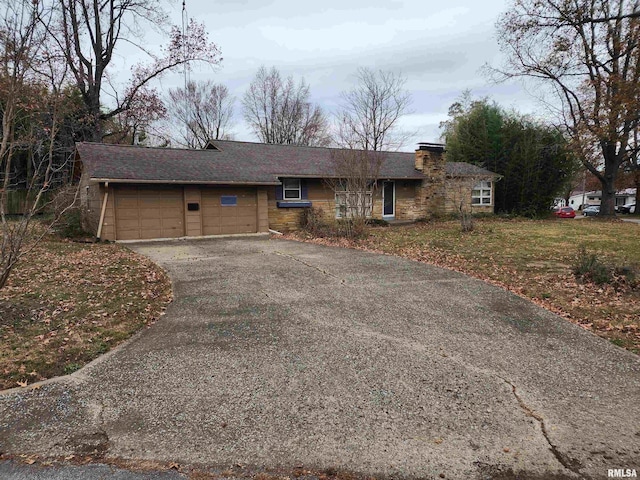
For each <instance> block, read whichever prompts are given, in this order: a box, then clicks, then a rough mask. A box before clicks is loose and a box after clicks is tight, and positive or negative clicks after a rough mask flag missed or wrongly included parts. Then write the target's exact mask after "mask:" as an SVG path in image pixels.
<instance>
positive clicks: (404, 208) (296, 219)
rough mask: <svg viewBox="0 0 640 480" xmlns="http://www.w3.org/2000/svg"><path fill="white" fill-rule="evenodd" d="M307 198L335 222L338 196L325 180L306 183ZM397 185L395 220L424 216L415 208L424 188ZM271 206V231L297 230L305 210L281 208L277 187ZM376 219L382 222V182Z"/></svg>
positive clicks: (271, 193)
mask: <svg viewBox="0 0 640 480" xmlns="http://www.w3.org/2000/svg"><path fill="white" fill-rule="evenodd" d="M304 181H306V183H307V190H308V198H307V200H309V201H310V202H311V203H312V205H313V207H315V208H320V209H322V211H323V213H324V217H325V218H326V220H327V221H333V220H335V193H334V191H333V190H332V189H331V188H329V186H328V185H327V184H326V183H325V181H324V180H322V179H315V178H314V179H305V180H304ZM395 184H396V215H395V217H394V218H395V219H396V220H417V219H418V218H422V217H424V216H425V215H424V213H423V212H422V211H421V210H420V208H419V206H418V205H417V204H416V193H417V192H419V191H421V188H422V187H421V184H420V182H419V181H416V180H397V181H395ZM267 197H268V206H269V228H271V229H272V230H277V231H281V232H287V231H292V230H298V229H299V228H300V219H301V215H302V212H303V210H304V208H279V207H278V206H277V200H276V189H275V187H269V188H268V190H267ZM372 217H373V218H378V219H381V218H382V182H379V185H378V188H377V189H376V191H375V193H374V198H373V215H372Z"/></svg>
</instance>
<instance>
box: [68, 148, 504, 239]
mask: <svg viewBox="0 0 640 480" xmlns="http://www.w3.org/2000/svg"><path fill="white" fill-rule="evenodd" d="M339 152H343V153H344V152H348V151H346V150H341V149H333V148H322V147H305V146H292V145H271V144H261V143H250V142H237V141H229V140H215V141H213V142H210V145H209V146H208V147H207V148H206V149H202V150H186V149H173V148H149V147H139V146H125V145H111V144H98V143H79V144H77V146H76V165H77V166H78V168H77V170H76V172H77V174H79V176H80V187H81V193H80V198H81V202H82V205H83V212H84V213H83V218H84V223H85V228H87V229H88V230H90V231H91V232H93V233H95V234H96V236H97V237H98V238H100V239H103V240H112V241H113V240H138V239H152V238H177V237H191V236H205V235H220V234H244V233H267V232H268V231H269V230H270V229H272V230H278V231H288V230H293V229H296V228H298V227H299V223H300V216H301V212H302V211H303V210H304V209H305V208H308V207H319V208H321V209H322V211H323V213H324V215H326V217H327V218H340V217H341V216H344V215H345V212H347V211H348V208H349V203H350V202H352V201H353V198H354V195H355V194H354V192H347V191H345V190H344V189H340V188H339V187H336V185H338V186H339V185H340V182H339V175H337V174H336V169H335V158H336V154H338V153H339ZM380 158H381V163H380V168H379V174H378V178H377V180H376V182H375V184H376V186H377V188H371V189H370V190H369V191H367V192H365V193H364V194H365V195H367V201H368V202H369V204H370V212H369V214H370V216H371V217H373V218H379V219H386V220H416V219H419V218H428V217H430V216H434V215H440V214H442V213H444V212H452V211H455V210H457V208H458V206H459V204H460V202H462V203H463V204H464V205H467V206H468V207H469V208H471V209H472V210H473V211H474V212H493V201H494V200H493V199H494V182H495V181H496V180H497V178H498V176H497V175H495V174H494V173H492V172H490V171H488V170H485V169H483V168H480V167H477V166H474V165H469V164H466V163H447V162H446V161H445V158H444V146H443V145H440V144H427V143H425V144H420V145H419V147H418V149H417V150H416V151H415V154H412V153H402V152H382V153H381V157H380ZM330 180H333V181H330ZM336 180H338V181H337V182H336ZM470 182H471V183H472V184H471V183H470ZM331 185H334V186H333V187H332V186H331ZM360 198H361V197H360Z"/></svg>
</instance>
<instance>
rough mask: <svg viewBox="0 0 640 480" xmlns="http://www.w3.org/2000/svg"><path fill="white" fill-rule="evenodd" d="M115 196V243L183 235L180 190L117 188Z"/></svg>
mask: <svg viewBox="0 0 640 480" xmlns="http://www.w3.org/2000/svg"><path fill="white" fill-rule="evenodd" d="M114 197H115V214H116V219H115V224H116V238H117V239H118V240H141V239H149V238H176V237H183V236H184V201H183V190H182V188H180V187H161V186H145V185H140V186H129V185H120V186H117V187H116V188H115V189H114Z"/></svg>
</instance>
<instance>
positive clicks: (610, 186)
mask: <svg viewBox="0 0 640 480" xmlns="http://www.w3.org/2000/svg"><path fill="white" fill-rule="evenodd" d="M603 154H604V174H603V175H600V176H599V180H600V183H601V185H602V197H601V200H600V213H599V214H598V215H599V216H601V217H615V215H616V177H617V175H618V169H619V168H620V164H619V162H618V159H617V158H616V146H615V144H613V143H607V144H606V146H605V147H604V148H603Z"/></svg>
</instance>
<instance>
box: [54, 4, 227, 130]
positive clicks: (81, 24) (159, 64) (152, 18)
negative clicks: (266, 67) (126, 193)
mask: <svg viewBox="0 0 640 480" xmlns="http://www.w3.org/2000/svg"><path fill="white" fill-rule="evenodd" d="M45 1H47V2H48V3H49V8H50V9H51V11H52V12H54V14H55V15H56V16H57V17H56V21H55V22H53V23H51V24H49V25H48V32H49V34H50V38H51V40H52V42H53V45H55V47H56V48H57V49H58V50H59V51H60V52H61V53H62V55H63V58H64V60H65V61H66V63H67V65H68V67H69V69H70V71H71V74H72V76H73V78H74V80H75V85H76V86H77V88H78V89H79V90H80V92H81V93H82V99H83V101H84V103H85V105H86V108H87V111H88V113H89V115H90V118H91V121H92V122H93V129H92V131H91V137H90V138H89V139H88V140H92V141H102V138H103V123H104V121H106V120H109V119H111V118H113V117H114V116H116V115H118V114H120V113H122V112H124V111H126V110H129V109H130V108H132V107H133V106H135V102H136V98H138V97H139V90H140V89H142V88H144V87H145V86H147V85H148V83H149V82H150V81H151V80H153V79H154V78H157V77H158V76H160V75H162V74H163V73H165V72H166V71H168V70H171V69H174V68H175V67H178V66H184V68H188V65H189V64H190V63H192V62H195V61H203V62H207V63H210V64H217V63H219V62H220V60H221V58H220V52H219V50H218V47H217V46H216V45H214V44H212V43H210V42H209V41H208V36H207V33H206V31H205V29H204V26H203V25H202V24H199V23H197V22H195V21H193V20H192V21H191V22H190V23H189V28H188V30H187V32H186V34H183V33H182V31H181V30H180V29H179V28H178V27H175V26H174V27H172V29H171V32H170V39H169V44H168V46H167V47H166V48H164V51H163V52H162V54H161V55H153V54H151V53H150V52H147V50H146V49H145V48H144V47H143V46H142V45H143V38H142V36H141V34H140V33H139V32H142V31H144V27H146V26H150V27H152V28H156V29H163V28H164V27H165V25H166V23H167V15H166V13H165V12H164V10H163V9H162V7H161V1H160V0H111V1H107V2H105V1H100V0H45ZM123 43H126V44H129V45H134V46H137V47H138V48H139V49H140V50H141V51H142V52H144V53H147V54H148V55H149V56H150V57H151V62H150V63H148V64H138V65H136V66H134V68H133V74H132V77H131V79H130V81H129V84H128V86H127V87H126V89H125V90H124V91H123V92H118V91H117V90H116V89H115V88H113V91H109V90H106V89H107V88H108V87H109V85H108V82H107V81H106V80H108V71H109V66H110V64H111V63H112V60H113V58H114V56H115V55H117V48H118V46H119V45H121V44H123ZM105 93H108V94H109V95H110V96H111V97H112V98H113V102H112V103H114V105H111V106H107V105H105V104H104V103H103V101H102V100H103V96H104V94H105Z"/></svg>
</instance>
